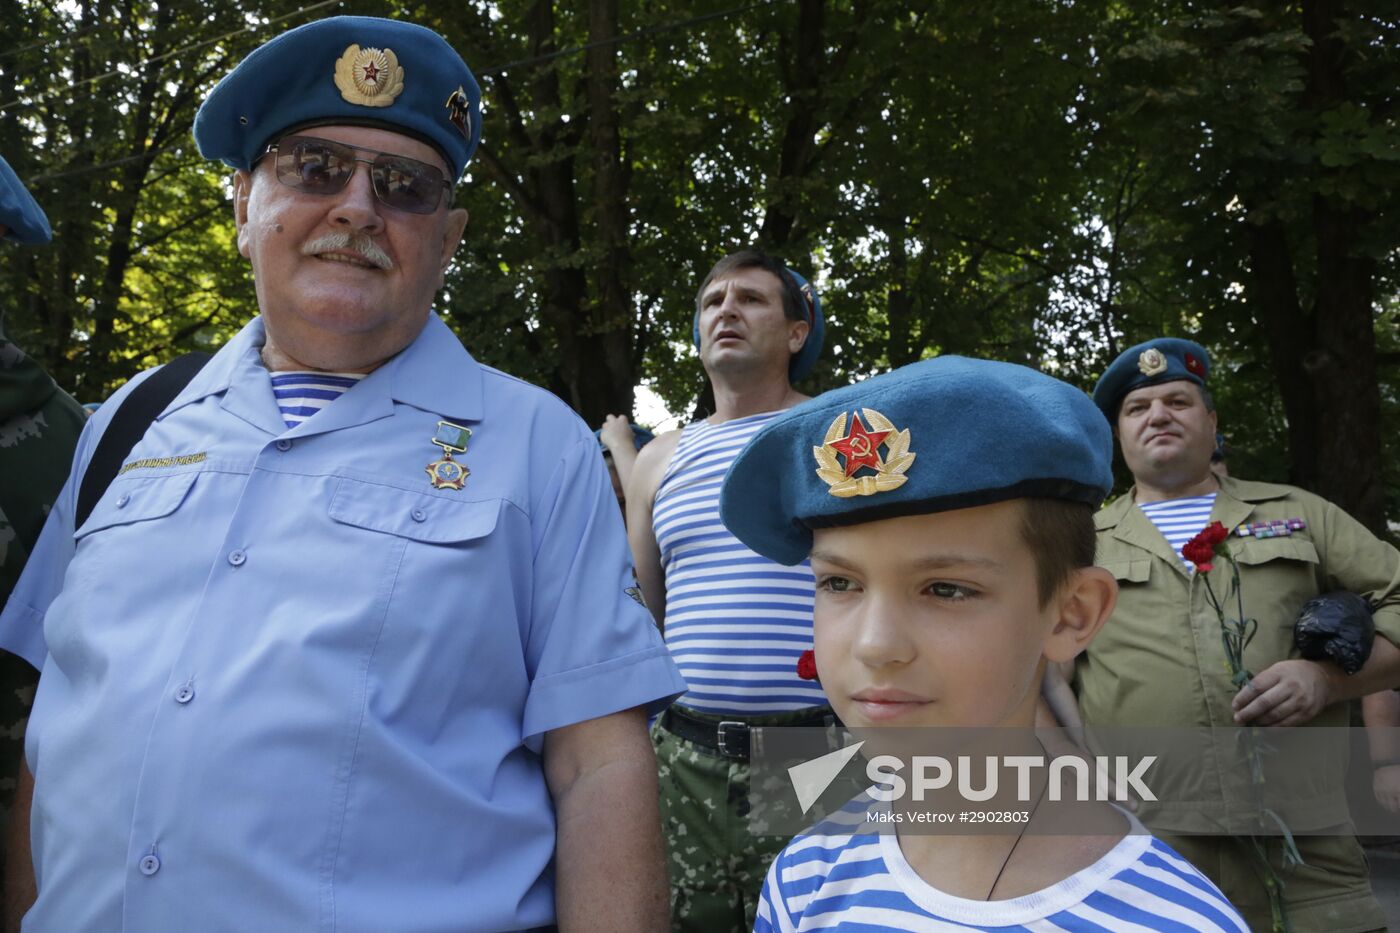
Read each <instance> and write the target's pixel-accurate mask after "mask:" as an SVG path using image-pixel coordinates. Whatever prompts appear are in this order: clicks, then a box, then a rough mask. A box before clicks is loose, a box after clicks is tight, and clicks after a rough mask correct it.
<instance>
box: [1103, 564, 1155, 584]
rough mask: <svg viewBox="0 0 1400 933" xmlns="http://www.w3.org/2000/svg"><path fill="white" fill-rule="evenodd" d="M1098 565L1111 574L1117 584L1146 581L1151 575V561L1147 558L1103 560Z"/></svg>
mask: <svg viewBox="0 0 1400 933" xmlns="http://www.w3.org/2000/svg"><path fill="white" fill-rule="evenodd" d="M1100 566H1101V567H1103V569H1105V570H1107V571H1108V572H1109V573H1111V574H1113V578H1114V579H1115V580H1117V581H1118V585H1119V586H1123V585H1124V584H1128V585H1132V584H1138V583H1146V582H1147V580H1148V577H1150V576H1151V575H1152V561H1151V560H1149V559H1142V560H1105V561H1104V562H1103V563H1102V564H1100Z"/></svg>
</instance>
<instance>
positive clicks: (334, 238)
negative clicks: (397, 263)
mask: <svg viewBox="0 0 1400 933" xmlns="http://www.w3.org/2000/svg"><path fill="white" fill-rule="evenodd" d="M334 249H348V250H353V251H354V252H356V253H359V254H360V255H361V256H363V257H364V258H365V260H366V261H367V262H370V263H372V264H374V265H375V266H376V267H378V268H380V269H384V270H388V269H392V268H394V261H393V260H392V259H390V258H389V254H388V253H386V252H384V250H382V249H380V248H379V247H378V245H376V244H375V242H374V241H373V240H371V239H370V238H369V237H367V236H365V235H364V234H362V233H327V234H326V235H325V236H321V237H317V238H316V239H314V240H312V241H311V242H310V243H307V244H306V245H305V246H303V247H302V248H301V254H302V255H303V256H315V255H316V254H317V253H325V252H329V251H331V250H334Z"/></svg>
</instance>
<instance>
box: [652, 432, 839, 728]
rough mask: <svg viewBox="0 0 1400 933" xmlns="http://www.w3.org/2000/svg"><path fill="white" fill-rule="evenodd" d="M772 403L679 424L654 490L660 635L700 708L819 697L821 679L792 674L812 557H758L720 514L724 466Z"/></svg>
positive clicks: (782, 705)
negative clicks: (752, 411) (662, 575)
mask: <svg viewBox="0 0 1400 933" xmlns="http://www.w3.org/2000/svg"><path fill="white" fill-rule="evenodd" d="M776 414H778V412H766V413H764V414H759V415H750V416H749V417H747V418H736V419H734V420H733V421H726V422H725V423H723V424H715V425H712V424H709V423H707V422H704V421H697V422H695V423H694V424H690V425H687V426H686V427H685V429H684V430H683V431H682V432H681V438H680V441H679V443H678V444H677V445H676V450H675V453H674V454H672V456H671V462H670V464H669V465H668V466H667V468H666V475H665V476H664V477H662V480H661V485H660V486H659V487H658V489H657V491H656V500H655V504H654V506H653V509H652V525H653V528H654V530H655V532H656V542H657V544H658V545H659V546H660V549H661V565H662V567H664V568H665V571H666V644H667V646H669V647H670V649H671V656H672V658H674V659H675V662H676V664H677V666H679V667H680V669H681V674H682V675H683V676H684V677H685V679H686V682H687V683H688V684H690V692H688V693H686V694H685V695H684V696H682V697H681V698H680V699H679V700H678V701H677V702H678V703H680V704H682V705H684V706H686V707H689V708H690V709H694V710H697V711H699V712H704V713H725V714H733V715H740V716H759V715H764V714H768V713H780V712H787V711H789V710H796V709H804V708H807V707H812V706H824V705H826V697H825V695H824V694H823V693H822V690H821V685H819V684H818V683H817V682H816V681H811V680H802V679H801V678H799V677H798V676H797V659H798V657H799V656H800V655H801V654H802V652H804V651H806V650H807V649H809V648H811V647H812V603H813V598H814V594H815V588H816V587H815V584H814V582H813V577H812V570H811V567H810V566H809V565H808V564H807V563H806V562H805V561H804V562H803V563H802V564H800V565H798V566H796V567H785V566H783V565H782V564H777V563H774V562H773V561H771V560H768V559H767V558H765V557H760V556H758V555H757V554H755V553H754V552H753V551H750V550H749V549H748V548H746V547H744V545H743V544H741V543H739V540H738V539H737V538H735V537H734V536H733V535H731V534H730V533H729V530H728V529H726V528H725V527H724V525H723V524H721V522H720V518H719V490H720V485H721V484H722V483H723V481H724V474H725V471H726V470H728V469H729V464H730V463H731V462H732V461H733V460H734V457H735V456H736V455H737V454H738V453H739V451H740V450H741V449H743V446H744V444H745V443H747V442H748V440H749V438H750V437H752V436H753V435H754V434H755V433H757V431H758V430H759V429H760V428H762V427H763V426H764V425H765V424H767V423H768V422H769V420H771V419H772V418H773V417H774V416H775V415H776Z"/></svg>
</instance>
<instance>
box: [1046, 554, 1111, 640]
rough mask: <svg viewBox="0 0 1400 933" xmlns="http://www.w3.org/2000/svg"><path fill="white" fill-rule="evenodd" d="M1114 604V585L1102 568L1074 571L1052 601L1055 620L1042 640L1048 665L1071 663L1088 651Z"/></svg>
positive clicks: (1085, 568)
mask: <svg viewBox="0 0 1400 933" xmlns="http://www.w3.org/2000/svg"><path fill="white" fill-rule="evenodd" d="M1117 602H1118V581H1117V580H1115V579H1114V578H1113V574H1111V573H1109V572H1108V571H1107V570H1104V569H1103V568H1102V567H1081V568H1079V569H1078V570H1076V571H1074V573H1073V574H1071V575H1070V578H1069V580H1067V581H1066V582H1065V584H1064V586H1062V587H1061V588H1060V592H1059V593H1058V594H1056V596H1055V598H1054V605H1055V606H1056V607H1057V611H1058V618H1057V619H1056V620H1055V625H1054V628H1052V629H1051V630H1050V632H1049V633H1048V634H1047V635H1046V636H1045V648H1044V654H1045V658H1046V660H1048V661H1052V662H1054V663H1056V664H1062V663H1064V662H1066V661H1072V660H1074V659H1075V658H1076V657H1078V656H1079V653H1080V652H1081V651H1083V650H1084V649H1085V648H1087V647H1089V643H1090V642H1091V641H1093V640H1094V636H1095V635H1097V634H1098V633H1099V629H1101V628H1103V625H1104V623H1105V622H1107V621H1108V617H1109V616H1111V615H1112V614H1113V607H1114V605H1116V604H1117Z"/></svg>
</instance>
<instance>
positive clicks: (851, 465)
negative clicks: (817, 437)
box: [812, 408, 916, 499]
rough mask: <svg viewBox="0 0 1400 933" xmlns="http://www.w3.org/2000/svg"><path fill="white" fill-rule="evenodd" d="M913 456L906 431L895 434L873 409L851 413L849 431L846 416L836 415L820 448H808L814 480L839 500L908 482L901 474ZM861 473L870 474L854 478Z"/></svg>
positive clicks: (910, 463) (906, 429) (877, 491)
mask: <svg viewBox="0 0 1400 933" xmlns="http://www.w3.org/2000/svg"><path fill="white" fill-rule="evenodd" d="M862 413H863V414H864V415H865V421H864V422H862V421H861V414H862ZM866 424H869V425H870V427H868V428H867V427H866ZM881 446H883V447H884V448H885V456H884V457H881V456H880V448H881ZM915 456H916V455H915V454H913V453H911V452H910V451H909V429H908V428H905V429H904V430H903V431H900V430H897V429H896V428H895V426H894V423H893V422H892V421H890V419H888V418H886V417H885V416H884V415H882V414H880V413H879V412H878V411H876V410H875V409H873V408H864V409H861V412H859V413H858V412H852V413H851V422H850V430H849V431H847V429H846V413H845V412H842V413H841V414H839V415H837V416H836V420H834V421H832V422H831V427H830V428H828V429H827V432H826V437H824V438H823V439H822V444H821V446H820V447H813V448H812V457H813V458H814V459H815V460H816V461H817V471H816V472H817V476H818V477H819V478H820V479H821V480H822V482H824V483H826V485H827V487H828V488H827V492H829V493H830V494H831V495H833V496H836V497H837V498H839V499H848V498H850V497H851V496H873V495H875V494H876V493H880V492H888V491H889V490H891V489H898V488H899V487H900V486H903V485H904V484H905V483H906V482H908V480H909V477H907V476H905V475H904V474H905V473H906V472H908V470H909V467H910V466H911V465H913V463H914V457H915ZM842 459H844V460H845V464H844V465H843V464H842V462H841V461H842ZM861 469H867V470H873V471H874V473H873V474H872V473H865V474H862V475H859V476H857V475H856V474H857V472H858V471H860V470H861Z"/></svg>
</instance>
